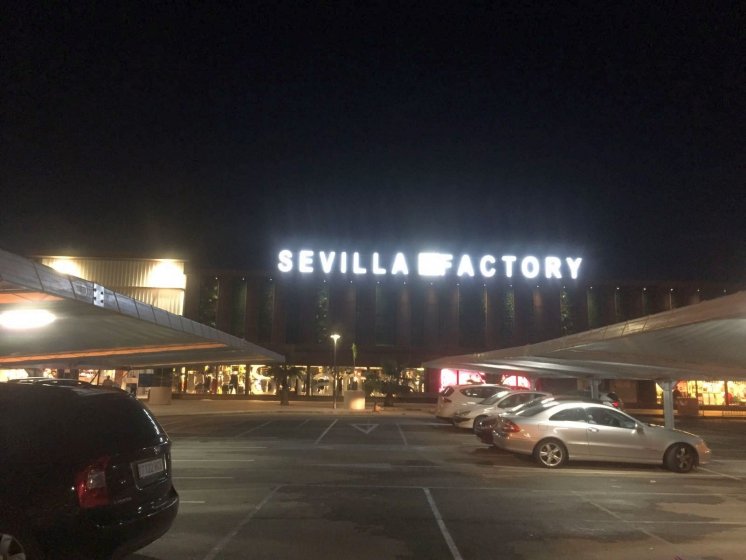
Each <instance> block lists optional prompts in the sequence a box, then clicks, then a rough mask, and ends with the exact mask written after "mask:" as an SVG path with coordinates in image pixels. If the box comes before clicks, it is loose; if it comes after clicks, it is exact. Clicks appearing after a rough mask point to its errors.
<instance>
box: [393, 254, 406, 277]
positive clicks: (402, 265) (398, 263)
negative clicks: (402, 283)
mask: <svg viewBox="0 0 746 560" xmlns="http://www.w3.org/2000/svg"><path fill="white" fill-rule="evenodd" d="M391 274H392V275H395V274H404V275H405V276H406V275H408V274H409V267H408V266H407V259H406V258H404V253H397V254H396V256H395V257H394V264H392V265H391Z"/></svg>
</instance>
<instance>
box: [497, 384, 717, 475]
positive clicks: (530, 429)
mask: <svg viewBox="0 0 746 560" xmlns="http://www.w3.org/2000/svg"><path fill="white" fill-rule="evenodd" d="M493 443H494V444H495V446H497V447H499V448H501V449H505V450H507V451H512V452H513V453H520V454H524V455H532V456H533V457H534V459H535V460H536V461H537V462H538V463H539V464H540V465H542V466H544V467H547V468H557V467H561V466H562V465H564V464H565V463H567V461H569V460H570V461H614V462H623V463H647V464H662V465H664V466H665V467H666V468H668V469H670V470H672V471H674V472H680V473H683V472H689V471H691V470H692V469H693V468H694V467H696V466H697V465H698V464H705V463H707V462H709V460H710V455H711V453H710V449H709V448H708V447H707V444H706V443H705V442H704V440H703V439H702V438H701V437H699V436H696V435H694V434H690V433H688V432H683V431H680V430H673V429H668V428H664V427H663V426H656V425H652V424H644V423H642V422H640V421H638V420H636V419H635V418H633V417H632V416H630V415H628V414H626V413H624V412H622V411H619V410H616V409H614V408H612V407H610V406H607V405H604V404H598V403H591V402H587V401H562V400H554V399H544V400H542V401H539V402H537V403H536V404H534V405H533V406H530V407H526V408H523V409H521V410H519V411H518V412H515V413H513V414H503V415H501V416H500V417H499V420H498V421H497V423H496V424H495V427H494V429H493Z"/></svg>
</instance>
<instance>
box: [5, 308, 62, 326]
mask: <svg viewBox="0 0 746 560" xmlns="http://www.w3.org/2000/svg"><path fill="white" fill-rule="evenodd" d="M55 319H56V317H55V316H54V315H53V314H52V313H50V312H49V311H46V310H45V309H13V310H10V311H4V312H2V313H0V326H2V327H3V328H5V329H12V330H25V329H39V328H41V327H46V326H47V325H49V324H51V323H52V322H53V321H54V320H55Z"/></svg>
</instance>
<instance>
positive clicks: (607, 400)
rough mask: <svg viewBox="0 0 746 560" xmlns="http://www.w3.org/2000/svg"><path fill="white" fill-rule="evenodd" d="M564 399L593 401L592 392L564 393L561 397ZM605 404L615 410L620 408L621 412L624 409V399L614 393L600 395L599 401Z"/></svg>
mask: <svg viewBox="0 0 746 560" xmlns="http://www.w3.org/2000/svg"><path fill="white" fill-rule="evenodd" d="M558 396H562V397H568V398H577V399H583V400H587V399H591V398H592V397H591V392H590V391H569V392H563V393H562V394H561V395H558ZM597 400H599V401H601V402H602V403H603V404H607V405H609V406H613V407H614V408H618V409H619V410H622V409H623V408H624V403H623V402H622V399H620V398H619V395H617V394H616V393H615V392H613V391H600V392H599V394H598V399H597Z"/></svg>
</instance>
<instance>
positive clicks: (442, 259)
mask: <svg viewBox="0 0 746 560" xmlns="http://www.w3.org/2000/svg"><path fill="white" fill-rule="evenodd" d="M452 266H453V255H449V254H446V253H419V254H418V255H417V271H418V272H419V274H420V276H445V275H446V271H447V270H448V269H449V268H451V267H452Z"/></svg>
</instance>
